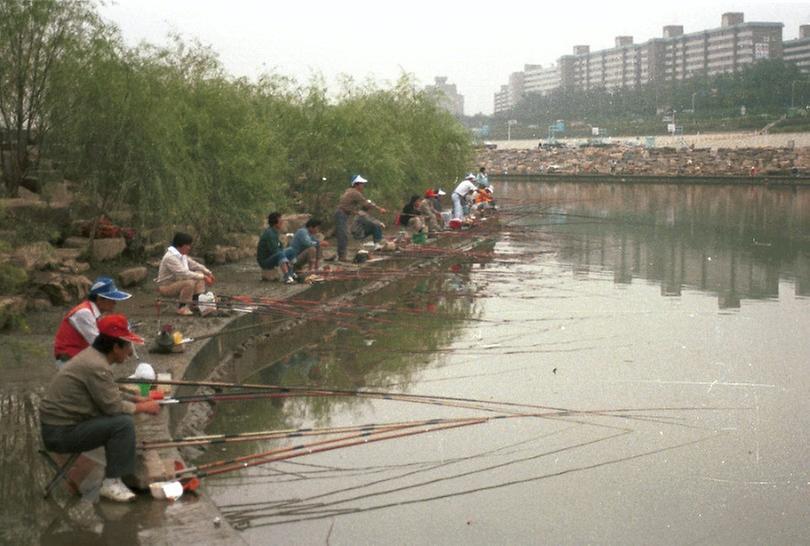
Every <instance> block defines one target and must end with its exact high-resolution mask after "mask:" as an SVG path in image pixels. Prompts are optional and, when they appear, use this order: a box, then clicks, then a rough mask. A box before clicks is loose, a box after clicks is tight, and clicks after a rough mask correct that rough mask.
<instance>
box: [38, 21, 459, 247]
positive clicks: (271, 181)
mask: <svg viewBox="0 0 810 546" xmlns="http://www.w3.org/2000/svg"><path fill="white" fill-rule="evenodd" d="M77 51H78V53H77V54H76V55H74V56H72V57H71V58H70V59H67V60H66V61H65V62H64V63H62V65H61V67H60V70H59V71H58V73H57V75H56V76H55V77H54V78H53V80H54V81H53V86H54V88H58V90H59V92H58V93H54V96H55V97H58V100H55V101H54V105H53V115H52V117H51V120H50V123H51V126H52V138H51V139H50V140H49V146H48V147H47V148H44V149H43V153H44V154H45V155H46V156H47V157H48V158H49V159H53V160H55V162H56V164H57V165H58V166H59V168H60V169H61V170H62V171H63V172H64V173H65V174H66V175H67V176H68V177H69V178H70V179H72V180H74V181H76V184H77V186H78V189H79V197H80V199H81V204H82V205H83V206H84V207H85V210H86V211H87V212H88V213H89V214H90V215H91V216H93V217H96V218H98V217H99V216H100V215H101V214H104V213H109V212H110V211H111V210H114V209H116V208H120V207H127V208H128V209H130V210H131V211H132V212H133V217H134V221H135V226H136V227H138V228H141V229H145V228H149V227H154V226H165V225H191V226H192V227H193V228H194V229H195V230H196V232H197V233H198V234H199V235H200V236H201V238H202V240H203V242H204V243H205V242H206V241H209V242H213V241H215V240H217V239H218V238H220V237H221V236H222V235H224V234H226V233H228V232H233V231H239V230H251V231H253V230H256V229H258V227H259V226H260V225H261V218H263V217H264V215H265V214H266V213H267V212H269V211H270V210H281V211H285V212H291V211H299V212H311V213H314V214H316V215H318V216H321V217H322V218H324V219H326V220H328V219H329V218H330V216H331V214H330V213H331V211H332V210H333V209H334V206H335V203H336V201H337V198H338V196H339V194H340V193H341V192H342V191H343V190H344V189H345V188H346V187H347V186H348V180H349V177H350V176H351V175H352V174H353V173H358V172H362V173H363V175H364V176H366V177H367V178H368V179H369V180H371V181H372V184H371V185H370V194H371V195H372V196H373V197H375V198H377V199H378V200H380V201H381V202H383V203H389V204H391V205H392V206H397V207H398V206H399V205H400V203H401V201H402V198H403V196H405V195H408V194H409V193H412V192H414V191H421V190H423V189H424V188H426V187H428V186H429V185H435V184H438V183H439V182H442V181H448V180H451V179H453V178H455V176H457V174H458V173H460V172H461V171H462V170H463V168H464V166H465V165H467V164H468V161H469V158H470V157H471V149H470V144H469V138H468V136H467V133H466V131H465V130H464V128H463V127H462V126H461V125H460V124H459V123H458V122H457V121H456V120H455V119H454V118H452V117H451V116H450V115H449V114H447V113H446V112H444V111H443V110H441V109H439V108H438V107H437V106H436V104H435V103H434V101H433V99H431V98H429V97H428V96H426V95H424V94H423V93H421V92H419V91H417V90H416V89H415V85H414V84H413V83H412V82H411V81H410V80H409V79H408V78H406V77H403V78H402V79H401V80H400V81H399V82H397V84H395V85H394V86H393V87H392V88H391V89H379V88H376V87H374V86H370V85H367V86H357V85H354V84H353V83H352V82H350V81H348V82H346V83H345V84H344V88H343V89H342V92H341V93H340V95H339V97H338V98H337V99H334V98H330V94H329V92H328V91H327V89H326V87H325V85H324V84H323V82H322V81H321V80H320V79H318V78H316V79H313V80H312V81H311V82H310V83H309V84H308V85H307V86H304V87H301V86H298V84H296V82H294V81H291V80H288V79H284V78H281V77H278V76H274V75H266V76H264V77H262V78H261V79H260V80H259V81H258V82H250V81H247V80H245V79H234V78H232V77H229V76H228V75H227V74H226V73H225V71H224V69H223V68H222V65H221V63H220V61H219V59H218V58H217V56H216V55H215V54H214V53H213V52H212V51H211V50H210V49H208V48H206V47H203V46H201V45H199V44H197V43H191V44H187V43H185V42H183V41H182V40H180V39H179V38H175V39H174V41H173V43H172V44H171V45H170V46H169V47H164V48H159V47H154V46H148V45H147V46H141V47H139V48H138V49H134V50H133V49H129V48H127V47H125V45H124V44H123V41H122V40H121V38H120V35H119V33H118V31H117V30H116V29H115V28H110V27H98V28H97V31H96V32H95V33H94V34H93V35H92V36H89V37H87V38H86V39H85V40H84V41H83V42H82V47H81V48H80V49H77Z"/></svg>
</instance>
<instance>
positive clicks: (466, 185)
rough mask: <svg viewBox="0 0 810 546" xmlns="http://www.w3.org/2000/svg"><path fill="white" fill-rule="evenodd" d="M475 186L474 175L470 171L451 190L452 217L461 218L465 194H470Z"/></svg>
mask: <svg viewBox="0 0 810 546" xmlns="http://www.w3.org/2000/svg"><path fill="white" fill-rule="evenodd" d="M475 188H476V185H475V175H474V174H472V173H470V174H468V175H467V176H466V177H464V180H462V181H461V183H460V184H459V185H458V186H456V189H455V190H453V195H451V196H450V197H451V198H452V199H453V218H455V219H457V220H461V219H462V218H463V217H464V203H465V201H466V199H467V196H468V195H472V192H474V191H475Z"/></svg>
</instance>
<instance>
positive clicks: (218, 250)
mask: <svg viewBox="0 0 810 546" xmlns="http://www.w3.org/2000/svg"><path fill="white" fill-rule="evenodd" d="M228 248H229V247H226V246H222V245H215V246H214V248H212V249H210V250H209V251H208V252H206V254H205V259H206V261H207V262H210V263H212V264H214V265H223V264H225V263H228Z"/></svg>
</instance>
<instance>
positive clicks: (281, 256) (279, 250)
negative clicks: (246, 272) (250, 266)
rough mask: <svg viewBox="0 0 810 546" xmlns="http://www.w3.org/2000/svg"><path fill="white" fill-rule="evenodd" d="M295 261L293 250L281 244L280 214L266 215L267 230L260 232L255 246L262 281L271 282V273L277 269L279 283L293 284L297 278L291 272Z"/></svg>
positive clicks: (293, 272) (294, 251)
mask: <svg viewBox="0 0 810 546" xmlns="http://www.w3.org/2000/svg"><path fill="white" fill-rule="evenodd" d="M295 260H296V250H295V248H292V247H287V248H284V245H283V244H282V242H281V213H280V212H271V213H270V214H268V215H267V229H265V230H264V231H263V232H262V234H261V236H260V237H259V244H258V245H256V262H257V263H258V264H259V267H260V268H261V270H262V280H265V281H269V280H272V276H273V273H272V272H273V270H275V268H277V267H278V268H279V271H280V272H281V282H283V283H284V284H293V283H294V282H295V281H296V279H297V278H298V277H297V275H296V274H295V271H293V264H295Z"/></svg>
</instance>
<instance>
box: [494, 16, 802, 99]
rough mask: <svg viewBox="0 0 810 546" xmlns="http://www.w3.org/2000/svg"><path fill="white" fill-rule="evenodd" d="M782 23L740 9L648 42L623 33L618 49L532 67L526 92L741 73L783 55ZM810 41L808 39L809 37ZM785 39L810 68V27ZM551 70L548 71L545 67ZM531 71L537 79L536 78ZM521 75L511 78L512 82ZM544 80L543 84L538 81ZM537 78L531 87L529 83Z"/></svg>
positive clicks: (585, 51)
mask: <svg viewBox="0 0 810 546" xmlns="http://www.w3.org/2000/svg"><path fill="white" fill-rule="evenodd" d="M783 26H784V25H783V24H782V23H762V22H751V23H746V22H745V20H744V16H743V14H742V13H739V12H730V13H724V14H723V15H722V17H721V25H720V27H719V28H715V29H710V30H703V31H699V32H692V33H689V34H684V32H683V27H682V26H680V25H668V26H665V27H664V29H663V35H662V37H661V38H653V39H650V40H648V41H646V42H644V43H642V44H635V43H633V37H632V36H617V37H616V39H615V45H614V47H612V48H610V49H603V50H600V51H593V52H592V51H590V48H589V46H587V45H577V46H574V52H573V54H572V55H564V56H562V57H560V59H559V60H558V62H557V65H556V66H555V67H553V69H540V68H535V67H536V65H526V68H525V70H524V73H525V77H524V79H525V81H526V82H527V83H526V85H524V89H523V90H524V93H534V92H540V93H543V94H546V93H548V92H550V91H551V90H553V89H555V88H557V87H561V88H564V89H577V90H588V89H621V88H628V87H637V86H640V85H645V84H648V83H652V82H670V81H679V80H685V79H689V78H691V77H694V76H696V75H699V74H704V75H707V76H712V75H716V74H721V73H724V72H737V71H739V70H740V69H742V67H744V66H746V65H750V64H751V63H754V62H756V61H758V60H761V59H779V58H783V42H782V27H783ZM803 40H806V41H803ZM793 42H796V44H795V45H794V44H793V43H792V42H785V43H784V58H785V59H786V60H787V59H788V52H790V55H792V56H793V57H795V58H798V57H799V56H800V55H804V56H803V57H801V61H800V62H802V63H805V65H800V66H807V69H808V70H810V29H809V30H807V34H806V36H805V35H802V38H801V39H799V40H795V41H793ZM544 70H545V71H544ZM530 75H531V77H530ZM514 77H515V75H514V74H513V75H512V76H510V85H511V82H512V80H513V78H514ZM541 80H542V85H540V84H539V83H538V82H539V81H541ZM529 82H531V85H529ZM521 97H522V95H520V96H517V97H515V96H513V95H512V96H510V97H509V99H510V100H511V99H514V100H515V102H508V101H506V102H504V100H503V98H501V100H500V101H498V100H496V105H495V112H496V113H497V112H502V111H505V110H508V109H509V108H512V107H513V106H514V105H515V104H516V103H517V101H519V100H520V98H521Z"/></svg>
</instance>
